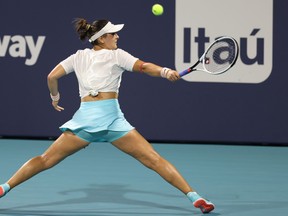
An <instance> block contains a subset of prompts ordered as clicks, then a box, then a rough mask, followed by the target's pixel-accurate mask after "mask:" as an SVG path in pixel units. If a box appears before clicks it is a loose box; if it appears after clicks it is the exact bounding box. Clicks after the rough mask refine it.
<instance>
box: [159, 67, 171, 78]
mask: <svg viewBox="0 0 288 216" xmlns="http://www.w3.org/2000/svg"><path fill="white" fill-rule="evenodd" d="M170 71H171V69H170V68H166V67H163V68H162V70H161V72H160V75H161V77H163V78H167V76H168V74H169V72H170Z"/></svg>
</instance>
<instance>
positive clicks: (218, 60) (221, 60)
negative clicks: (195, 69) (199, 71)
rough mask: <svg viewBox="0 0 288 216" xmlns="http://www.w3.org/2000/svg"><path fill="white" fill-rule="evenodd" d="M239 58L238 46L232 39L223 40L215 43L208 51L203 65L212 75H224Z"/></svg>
mask: <svg viewBox="0 0 288 216" xmlns="http://www.w3.org/2000/svg"><path fill="white" fill-rule="evenodd" d="M236 58H237V44H236V43H235V41H234V40H232V39H229V38H228V39H227V38H225V39H223V40H219V41H217V42H216V43H214V44H213V45H212V46H211V47H210V49H209V50H207V52H206V54H205V55H204V58H203V59H202V64H203V67H204V69H205V70H207V71H208V72H210V73H215V74H217V73H222V72H224V71H226V70H228V69H229V68H230V67H231V66H232V65H233V64H234V62H235V60H236Z"/></svg>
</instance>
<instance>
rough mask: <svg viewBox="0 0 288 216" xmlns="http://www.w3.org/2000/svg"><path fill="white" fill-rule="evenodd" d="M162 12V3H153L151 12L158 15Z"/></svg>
mask: <svg viewBox="0 0 288 216" xmlns="http://www.w3.org/2000/svg"><path fill="white" fill-rule="evenodd" d="M163 12H164V8H163V6H162V5H160V4H154V5H153V7H152V13H153V14H154V15H155V16H160V15H162V14H163Z"/></svg>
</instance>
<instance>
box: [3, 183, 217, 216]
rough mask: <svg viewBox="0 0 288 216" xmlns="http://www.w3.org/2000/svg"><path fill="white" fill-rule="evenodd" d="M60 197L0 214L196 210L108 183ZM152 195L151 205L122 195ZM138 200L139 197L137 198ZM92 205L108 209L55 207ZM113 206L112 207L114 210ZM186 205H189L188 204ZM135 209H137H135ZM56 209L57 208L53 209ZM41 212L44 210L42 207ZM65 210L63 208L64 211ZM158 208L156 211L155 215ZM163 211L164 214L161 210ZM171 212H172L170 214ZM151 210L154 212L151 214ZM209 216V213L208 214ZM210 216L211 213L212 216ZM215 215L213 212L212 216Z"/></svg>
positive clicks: (99, 215) (98, 215)
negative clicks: (75, 195) (102, 205)
mask: <svg viewBox="0 0 288 216" xmlns="http://www.w3.org/2000/svg"><path fill="white" fill-rule="evenodd" d="M59 193H60V194H61V195H63V196H67V197H68V199H65V200H63V201H55V202H48V203H41V204H30V205H22V206H16V207H13V208H7V209H0V215H7V216H13V215H15V216H17V215H25V216H28V215H29V216H64V215H65V216H67V215H69V216H88V215H89V216H90V215H93V216H114V215H115V216H116V215H118V216H119V215H121V216H123V215H128V216H130V215H131V216H132V215H133V216H137V215H164V214H165V215H171V216H172V215H173V216H174V215H175V214H177V215H191V214H192V213H193V214H194V213H196V214H197V213H198V215H199V212H200V210H199V209H193V206H192V204H191V208H181V207H178V206H172V205H165V204H159V203H160V202H162V203H165V200H166V199H169V197H170V198H171V197H179V198H180V196H171V195H169V194H164V193H157V192H152V191H143V190H134V189H129V187H128V186H126V185H120V184H119V185H115V184H113V185H112V184H107V185H97V184H93V185H90V186H89V187H87V188H80V189H75V190H69V191H61V192H59ZM79 193H81V194H84V196H83V197H77V198H69V197H71V196H73V194H79ZM128 193H129V194H130V193H133V194H140V195H141V194H151V195H156V196H159V200H160V201H159V202H158V203H156V202H152V201H146V200H145V201H144V200H141V198H139V199H137V200H136V199H131V198H128V197H127V196H125V195H126V194H128ZM138 197H141V196H138ZM89 203H91V204H93V203H105V204H109V206H110V207H109V209H108V208H107V209H103V208H101V210H97V206H96V207H95V208H94V209H93V210H91V209H89V210H85V208H83V209H82V208H81V209H77V210H74V208H72V209H73V210H68V211H67V210H59V209H58V208H57V207H56V206H60V205H71V206H73V207H75V205H76V204H89ZM119 204H120V205H121V204H123V205H126V206H127V205H128V206H131V210H129V208H121V209H117V208H118V205H119ZM113 205H115V206H114V207H113ZM188 205H189V203H188ZM137 206H140V207H139V208H137ZM141 206H142V207H148V209H149V211H148V212H149V213H145V211H143V212H141V209H143V208H142V207H141ZM39 207H48V208H47V210H35V208H39ZM55 207H56V209H57V210H56V209H55ZM42 209H43V208H42ZM65 209H66V208H65ZM157 209H159V211H158V212H157ZM164 210H165V211H164ZM167 210H171V213H169V211H167ZM151 211H153V213H151ZM210 215H211V214H210ZM212 215H213V214H212ZM215 215H218V214H216V213H214V216H215Z"/></svg>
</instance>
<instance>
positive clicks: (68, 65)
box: [60, 54, 75, 74]
mask: <svg viewBox="0 0 288 216" xmlns="http://www.w3.org/2000/svg"><path fill="white" fill-rule="evenodd" d="M74 56H75V54H73V55H70V56H69V57H68V58H66V59H64V60H63V61H61V62H60V65H62V67H63V68H64V70H65V72H66V74H69V73H71V72H73V71H74V66H73V63H74Z"/></svg>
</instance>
